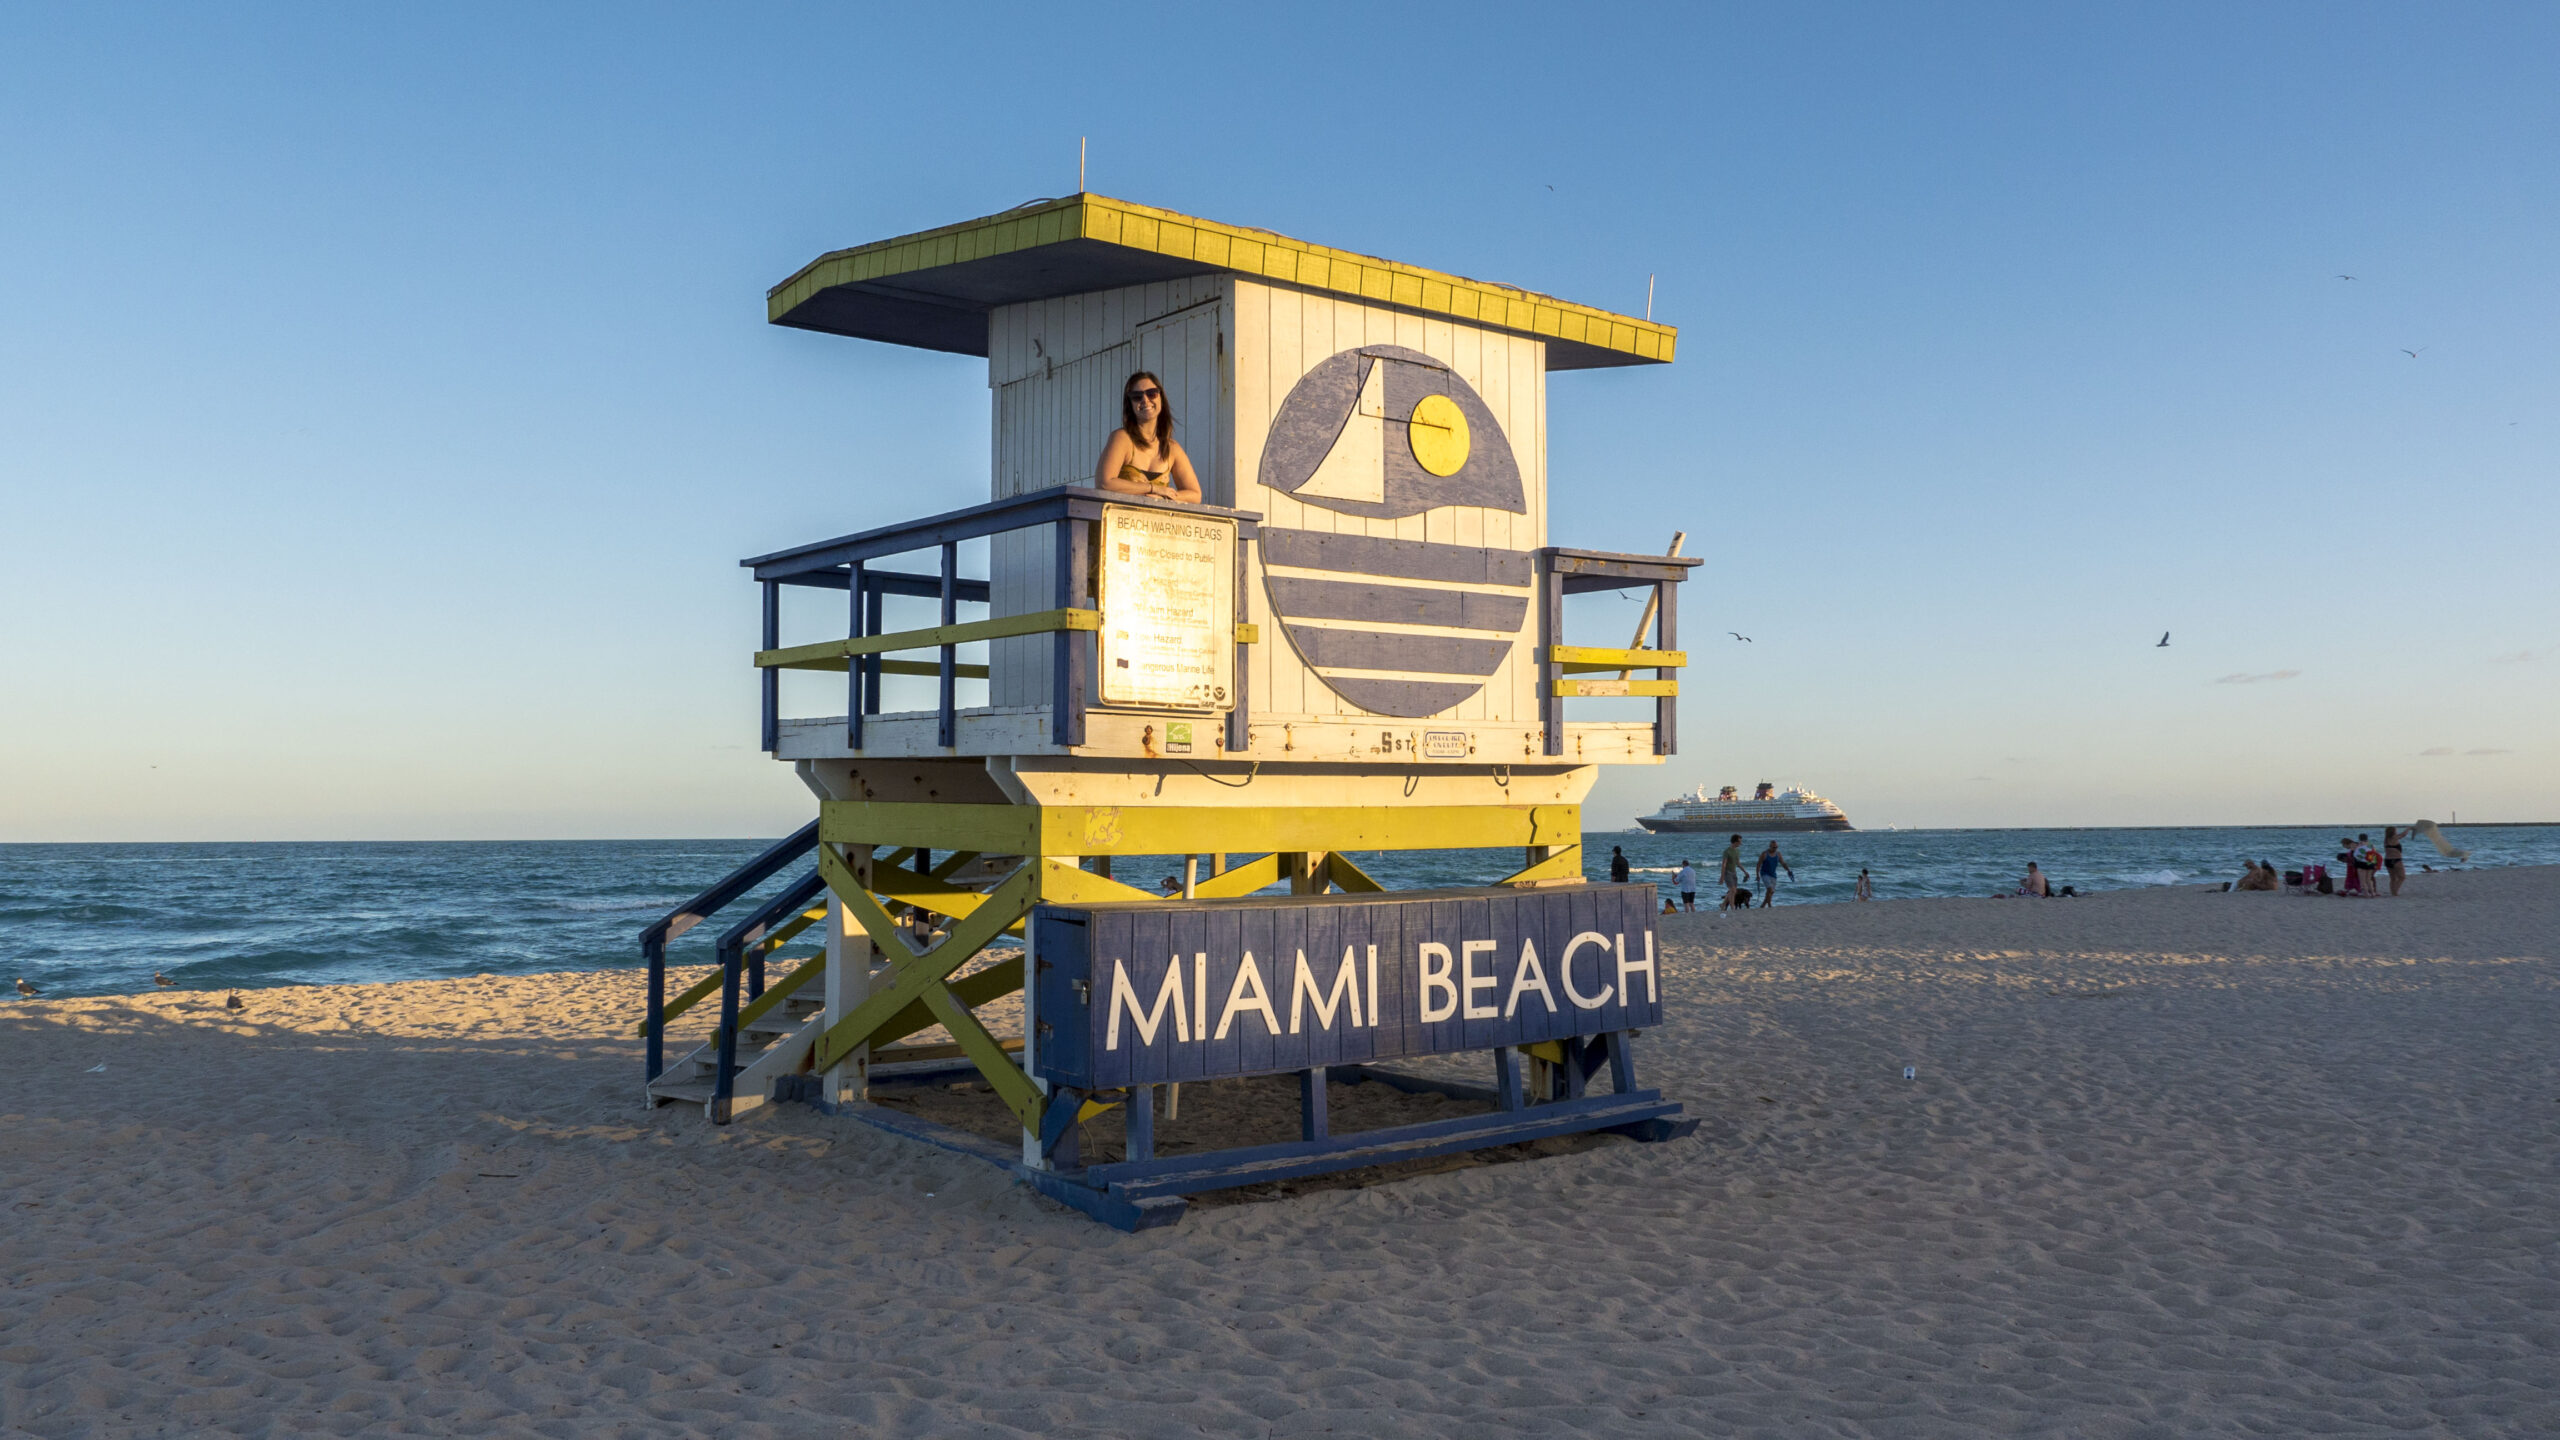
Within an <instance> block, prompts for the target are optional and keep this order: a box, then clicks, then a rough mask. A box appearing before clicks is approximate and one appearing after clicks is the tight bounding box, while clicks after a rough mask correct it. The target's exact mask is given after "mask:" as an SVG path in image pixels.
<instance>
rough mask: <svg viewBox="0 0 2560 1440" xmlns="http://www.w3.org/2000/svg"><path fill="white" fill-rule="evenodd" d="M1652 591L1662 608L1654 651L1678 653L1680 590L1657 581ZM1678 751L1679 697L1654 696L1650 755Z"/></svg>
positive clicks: (1664, 673)
mask: <svg viewBox="0 0 2560 1440" xmlns="http://www.w3.org/2000/svg"><path fill="white" fill-rule="evenodd" d="M1653 591H1654V593H1655V594H1657V595H1659V596H1661V597H1662V608H1661V610H1660V612H1659V613H1657V614H1656V615H1655V616H1654V621H1653V626H1654V629H1653V648H1655V649H1656V650H1677V649H1679V648H1680V644H1679V641H1680V622H1679V618H1678V616H1677V615H1676V614H1675V613H1674V612H1675V611H1676V610H1677V609H1678V607H1679V604H1680V586H1679V585H1678V584H1677V583H1676V582H1673V581H1670V580H1656V581H1655V582H1653ZM1679 674H1680V672H1679V671H1677V670H1656V671H1654V672H1653V678H1654V679H1656V680H1673V679H1677V678H1679ZM1679 748H1680V697H1679V696H1677V695H1657V696H1655V697H1654V699H1653V753H1654V754H1656V755H1668V754H1671V753H1672V752H1673V751H1675V750H1677V749H1679Z"/></svg>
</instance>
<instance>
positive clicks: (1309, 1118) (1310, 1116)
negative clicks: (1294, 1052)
mask: <svg viewBox="0 0 2560 1440" xmlns="http://www.w3.org/2000/svg"><path fill="white" fill-rule="evenodd" d="M1331 1118H1332V1117H1331V1116H1330V1114H1328V1113H1327V1106H1326V1103H1325V1093H1324V1067H1323V1066H1321V1065H1315V1066H1310V1067H1309V1068H1307V1069H1304V1070H1301V1071H1299V1072H1298V1138H1299V1139H1301V1140H1324V1139H1328V1138H1330V1137H1331V1136H1332V1134H1333V1129H1332V1126H1331V1124H1330V1123H1329V1122H1330V1121H1331Z"/></svg>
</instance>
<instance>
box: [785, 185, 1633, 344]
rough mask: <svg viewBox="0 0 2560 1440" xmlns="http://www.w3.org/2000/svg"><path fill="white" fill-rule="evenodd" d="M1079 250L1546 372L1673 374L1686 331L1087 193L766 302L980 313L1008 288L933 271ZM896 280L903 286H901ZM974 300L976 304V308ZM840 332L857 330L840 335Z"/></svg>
mask: <svg viewBox="0 0 2560 1440" xmlns="http://www.w3.org/2000/svg"><path fill="white" fill-rule="evenodd" d="M1075 241H1092V242H1099V243H1100V244H1101V245H1106V246H1113V247H1117V248H1119V249H1120V250H1124V251H1134V252H1140V254H1142V255H1147V256H1155V257H1161V260H1162V261H1163V262H1170V263H1173V264H1176V265H1180V266H1183V267H1186V268H1187V270H1188V273H1195V274H1197V273H1205V272H1208V271H1219V270H1223V271H1230V272H1233V273H1235V274H1238V275H1250V276H1254V277H1256V278H1259V279H1263V280H1269V281H1272V282H1275V283H1277V284H1283V285H1293V286H1297V287H1299V288H1301V289H1306V290H1314V291H1319V292H1325V293H1330V294H1336V295H1342V296H1346V297H1348V298H1352V299H1356V300H1361V301H1365V302H1368V303H1371V304H1379V305H1389V306H1393V307H1395V308H1397V309H1401V310H1407V311H1412V312H1414V313H1417V314H1425V315H1442V316H1446V317H1448V318H1449V319H1452V320H1458V321H1463V322H1465V323H1468V324H1471V325H1483V326H1488V327H1491V328H1495V329H1501V330H1509V331H1512V332H1515V333H1518V334H1522V335H1531V336H1536V337H1538V338H1540V339H1543V340H1546V341H1548V342H1550V348H1551V352H1553V353H1551V355H1550V363H1549V368H1551V369H1568V368H1570V369H1579V368H1584V367H1586V366H1592V365H1632V364H1647V363H1654V364H1667V363H1669V362H1670V360H1671V359H1672V357H1673V354H1674V353H1675V351H1676V348H1677V345H1678V340H1679V333H1680V332H1679V330H1678V329H1677V328H1676V327H1674V326H1670V325H1663V324H1659V323H1657V322H1655V321H1651V320H1641V319H1638V318H1636V317H1634V316H1631V315H1620V314H1616V313H1614V312H1612V311H1607V310H1601V309H1597V308H1595V307H1592V306H1588V305H1577V304H1574V303H1573V302H1571V301H1568V300H1559V299H1556V298H1555V297H1553V296H1551V295H1541V294H1538V293H1536V292H1534V291H1528V290H1522V289H1519V288H1517V287H1515V286H1510V285H1498V284H1494V283H1491V282H1488V281H1483V280H1470V279H1468V278H1466V277H1465V276H1462V275H1451V274H1448V273H1446V272H1443V271H1439V270H1428V269H1425V268H1423V267H1421V266H1419V265H1403V264H1398V263H1397V262H1395V261H1392V260H1382V259H1378V258H1377V257H1375V256H1369V255H1361V254H1356V253H1354V252H1352V251H1348V250H1335V249H1332V248H1330V247H1327V246H1323V245H1311V244H1309V243H1307V242H1306V241H1303V240H1293V239H1291V238H1289V237H1288V236H1285V235H1276V234H1273V233H1272V232H1270V231H1268V230H1255V229H1251V228H1248V227H1245V226H1241V225H1222V224H1219V223H1218V222H1216V221H1214V220H1202V219H1198V218H1196V217H1194V216H1189V215H1183V214H1179V213H1176V212H1174V211H1171V210H1159V209H1157V208H1155V207H1154V206H1150V205H1139V204H1135V203H1133V202H1130V201H1127V200H1114V199H1112V198H1110V197H1108V196H1104V195H1094V194H1090V193H1087V194H1080V195H1070V196H1067V197H1065V198H1064V199H1060V200H1051V201H1045V202H1040V203H1038V204H1036V205H1032V206H1025V207H1022V208H1020V209H1015V210H1008V211H1006V212H1004V213H1003V214H1000V215H989V216H983V217H981V218H979V219H975V220H964V221H962V222H960V223H959V224H956V225H945V226H942V227H940V228H938V229H933V230H925V231H920V232H918V233H916V234H913V235H901V236H897V237H895V238H893V239H888V240H879V241H874V242H873V243H871V244H868V245H858V246H855V247H853V248H852V249H849V250H837V251H832V252H830V253H828V254H826V255H822V256H820V257H819V258H817V259H816V260H813V261H811V262H810V263H809V264H808V265H806V266H803V267H802V268H801V269H800V271H799V272H798V273H797V274H794V275H793V276H792V277H791V278H790V279H788V280H785V281H783V282H782V283H781V284H779V285H777V286H775V287H773V289H772V290H771V291H769V292H767V294H766V299H765V314H766V318H767V319H769V320H771V321H773V322H774V323H777V324H808V325H809V326H810V328H818V329H841V328H842V327H840V326H837V325H834V324H830V323H818V322H812V321H810V320H809V319H808V317H806V316H799V317H795V315H794V312H795V311H798V310H799V309H800V307H802V306H803V305H806V304H808V303H809V302H811V301H812V300H815V299H817V298H818V297H819V296H820V295H821V294H822V293H823V292H826V291H829V290H833V289H836V288H838V287H844V286H863V287H873V286H877V287H879V288H878V293H879V294H881V295H883V296H887V297H892V298H893V299H897V300H900V301H914V302H918V303H930V304H937V305H942V306H946V307H955V308H959V309H970V308H975V309H979V310H984V309H987V308H992V306H993V305H995V304H1004V303H1011V299H1012V298H1013V297H1012V296H1011V295H1010V292H1007V291H1005V290H1003V289H1002V288H1001V284H1000V285H999V286H998V288H996V289H994V290H989V289H987V288H986V287H984V286H978V287H975V288H974V289H973V288H972V287H970V286H966V285H960V286H956V287H955V288H954V289H952V290H951V291H949V292H947V293H945V292H940V291H937V290H936V289H935V286H934V284H933V283H932V281H933V277H932V276H931V274H930V272H934V271H954V276H953V277H951V278H954V279H955V280H957V279H958V278H959V277H957V274H956V270H955V267H962V266H967V265H970V264H973V263H977V262H986V261H1000V260H1001V259H1002V257H1005V256H1008V255H1014V254H1018V253H1020V252H1025V251H1030V250H1036V249H1040V248H1043V247H1046V246H1053V245H1065V244H1069V243H1071V242H1075ZM1089 253H1093V254H1102V253H1106V252H1098V251H1095V252H1089ZM1148 263H1156V262H1148ZM901 279H904V280H905V281H906V282H908V283H906V284H904V285H900V284H896V283H894V282H896V281H899V280H901ZM884 282H889V283H884ZM1003 283H1015V284H1019V283H1023V282H1020V281H1018V280H1016V281H1007V282H1003ZM1051 283H1053V284H1054V283H1061V282H1051ZM1117 283H1124V282H1116V281H1115V282H1105V283H1103V284H1097V285H1095V286H1093V287H1091V288H1111V287H1112V286H1113V285H1116V284H1117ZM1051 293H1059V294H1066V293H1075V292H1074V291H1073V290H1053V291H1052V292H1051ZM973 294H974V295H976V296H977V297H979V298H975V299H973V298H971V296H972V295H973ZM988 296H992V297H993V298H987V297H988ZM1019 298H1034V297H1032V296H1029V295H1023V296H1020V297H1019ZM843 333H860V332H859V331H858V330H853V329H845V330H844V332H843ZM874 338H888V337H883V336H875V337H874ZM934 348H946V347H944V346H941V345H936V346H935V347H934Z"/></svg>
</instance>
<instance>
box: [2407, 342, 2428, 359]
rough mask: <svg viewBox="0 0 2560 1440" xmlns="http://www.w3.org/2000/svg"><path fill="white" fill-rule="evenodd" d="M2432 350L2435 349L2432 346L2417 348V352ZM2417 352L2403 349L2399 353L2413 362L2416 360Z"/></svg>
mask: <svg viewBox="0 0 2560 1440" xmlns="http://www.w3.org/2000/svg"><path fill="white" fill-rule="evenodd" d="M2434 348H2435V347H2434V346H2432V345H2421V346H2419V347H2418V350H2432V349H2434ZM2418 350H2407V349H2404V350H2402V351H2401V352H2400V353H2401V354H2403V355H2406V356H2408V357H2409V358H2410V359H2412V360H2415V359H2417V358H2418Z"/></svg>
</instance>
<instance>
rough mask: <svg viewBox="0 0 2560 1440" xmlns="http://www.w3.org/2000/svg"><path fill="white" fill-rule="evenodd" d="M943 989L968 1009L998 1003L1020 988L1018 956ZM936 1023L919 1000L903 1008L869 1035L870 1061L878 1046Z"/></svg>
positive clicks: (877, 1054) (876, 1060)
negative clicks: (997, 1001) (956, 997)
mask: <svg viewBox="0 0 2560 1440" xmlns="http://www.w3.org/2000/svg"><path fill="white" fill-rule="evenodd" d="M946 988H947V989H949V990H950V991H951V993H952V994H953V995H956V996H958V997H959V999H960V1003H961V1004H963V1005H966V1006H968V1007H969V1008H970V1009H972V1010H975V1009H977V1008H978V1007H979V1006H981V1005H984V1004H986V1003H987V1002H988V1001H990V1000H1001V999H1003V998H1004V997H1005V996H1007V995H1010V994H1012V993H1013V992H1014V991H1016V990H1019V989H1021V988H1022V957H1021V956H1020V955H1016V956H1014V957H1013V958H1012V959H1010V960H999V961H997V962H996V963H994V964H993V965H990V966H988V967H987V968H986V969H984V970H972V971H970V972H969V973H968V974H966V975H963V976H961V977H960V978H959V979H957V980H954V981H952V982H951V983H950V985H949V986H947V987H946ZM939 1023H941V1022H939V1021H937V1020H935V1019H934V1018H933V1012H932V1011H931V1010H929V1009H927V1008H925V1004H924V1002H923V1001H921V1000H919V1001H916V1002H915V1003H914V1004H911V1005H909V1006H908V1007H907V1008H906V1009H904V1010H901V1011H899V1012H898V1013H897V1014H895V1015H892V1016H890V1017H889V1023H888V1024H886V1025H883V1026H881V1027H880V1030H879V1033H877V1034H875V1035H874V1036H872V1038H871V1058H872V1061H873V1062H874V1063H877V1062H878V1061H879V1059H880V1047H881V1046H883V1045H887V1044H891V1043H893V1042H895V1041H899V1040H904V1039H906V1038H907V1037H908V1036H910V1035H913V1034H914V1033H916V1032H917V1031H919V1030H930V1029H932V1028H933V1027H934V1026H935V1025H937V1024H939Z"/></svg>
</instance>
